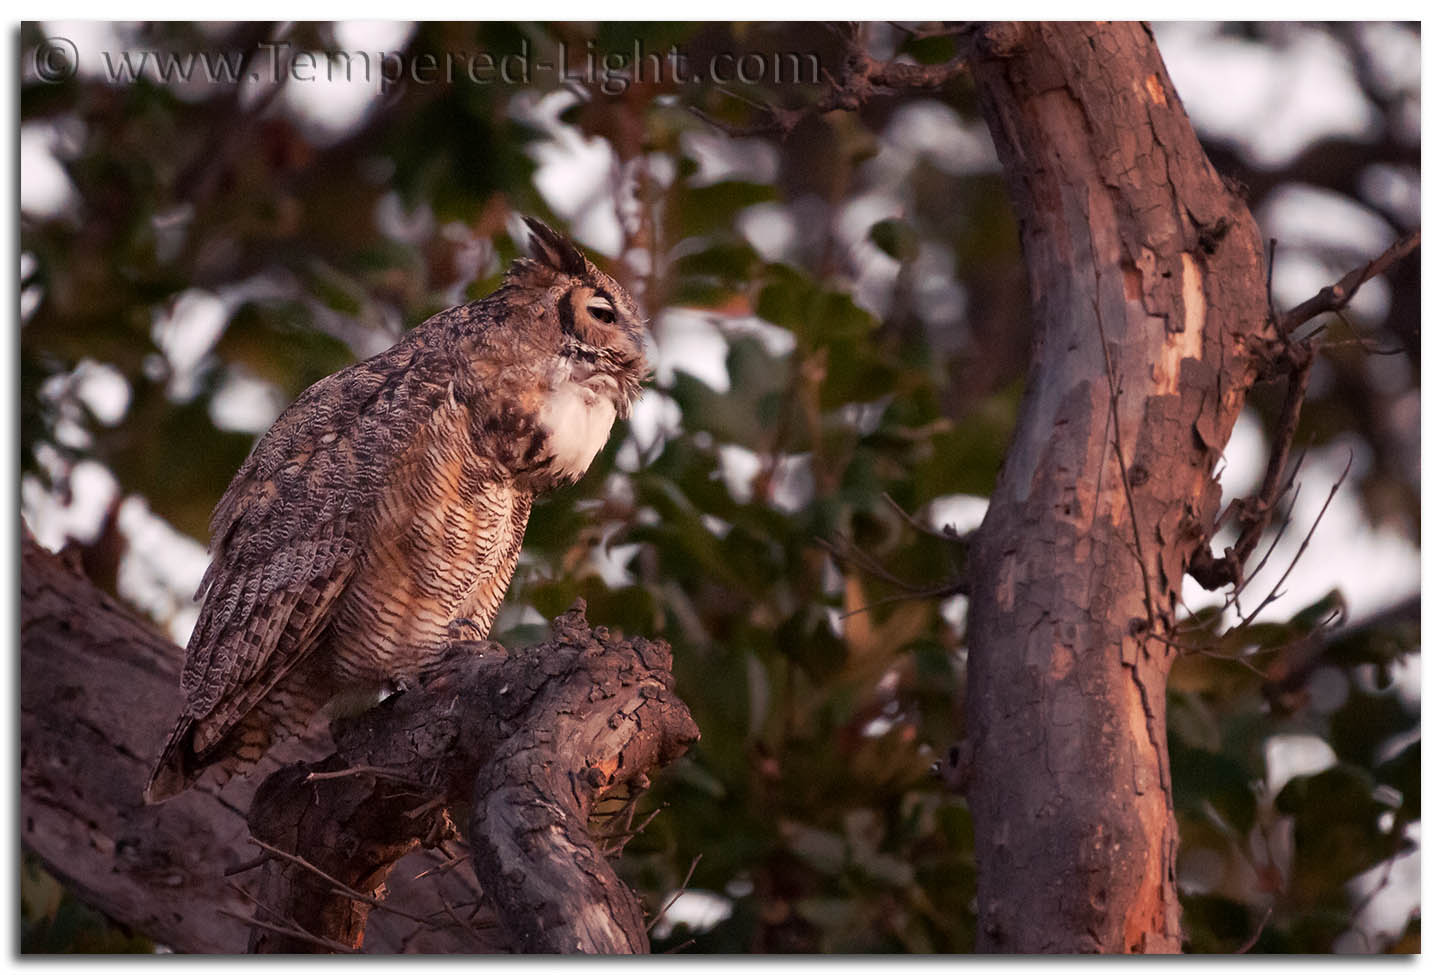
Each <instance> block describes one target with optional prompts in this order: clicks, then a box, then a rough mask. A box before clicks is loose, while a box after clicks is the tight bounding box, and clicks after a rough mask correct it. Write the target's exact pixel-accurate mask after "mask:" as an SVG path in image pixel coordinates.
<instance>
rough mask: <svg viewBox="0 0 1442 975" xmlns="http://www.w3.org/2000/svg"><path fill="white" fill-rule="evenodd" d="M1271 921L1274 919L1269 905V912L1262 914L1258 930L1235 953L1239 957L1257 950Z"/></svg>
mask: <svg viewBox="0 0 1442 975" xmlns="http://www.w3.org/2000/svg"><path fill="white" fill-rule="evenodd" d="M1271 919H1272V905H1270V904H1268V905H1267V910H1266V911H1265V912H1263V914H1262V920H1261V921H1260V922H1259V923H1258V924H1257V930H1255V931H1253V932H1252V936H1251V937H1250V938H1248V939H1247V940H1246V941H1243V942H1242V943H1241V945H1240V946H1239V947H1238V948H1237V950H1236V952H1235V953H1236V954H1238V955H1245V954H1246V953H1247V952H1249V951H1251V950H1252V949H1253V948H1255V947H1256V946H1257V942H1258V941H1259V940H1260V939H1261V937H1262V932H1263V931H1264V930H1266V927H1267V922H1268V921H1270V920H1271Z"/></svg>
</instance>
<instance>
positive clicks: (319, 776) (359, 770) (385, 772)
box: [305, 765, 420, 787]
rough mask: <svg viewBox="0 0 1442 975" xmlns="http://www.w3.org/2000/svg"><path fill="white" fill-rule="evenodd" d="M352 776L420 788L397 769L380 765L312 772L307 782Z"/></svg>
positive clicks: (353, 766) (418, 784)
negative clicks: (375, 778)
mask: <svg viewBox="0 0 1442 975" xmlns="http://www.w3.org/2000/svg"><path fill="white" fill-rule="evenodd" d="M352 775H374V776H376V777H377V778H381V779H389V780H390V781H392V782H400V783H403V784H405V785H410V786H416V787H419V786H420V783H419V782H416V781H415V780H413V779H410V778H408V777H406V776H405V775H402V774H400V773H399V772H397V771H396V770H395V769H388V768H381V767H380V766H378V765H352V766H351V767H350V768H342V769H336V770H335V771H334V772H312V773H310V774H309V775H307V776H306V777H305V781H307V782H322V781H324V780H326V779H344V778H349V777H350V776H352Z"/></svg>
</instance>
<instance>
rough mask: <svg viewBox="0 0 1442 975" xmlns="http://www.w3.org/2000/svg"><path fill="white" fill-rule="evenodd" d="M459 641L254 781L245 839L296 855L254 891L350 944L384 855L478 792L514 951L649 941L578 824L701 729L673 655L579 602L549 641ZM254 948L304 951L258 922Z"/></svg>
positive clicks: (489, 876)
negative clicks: (301, 759) (590, 614)
mask: <svg viewBox="0 0 1442 975" xmlns="http://www.w3.org/2000/svg"><path fill="white" fill-rule="evenodd" d="M467 649H468V650H469V651H471V652H467V653H465V654H463V655H460V656H458V657H456V658H454V659H453V660H452V661H451V662H450V663H449V664H448V665H447V666H446V668H445V669H443V670H442V671H441V672H440V673H439V674H437V675H436V676H435V677H434V678H433V679H431V680H430V681H429V682H428V683H426V684H425V685H424V686H423V687H421V688H418V689H416V690H412V691H408V692H406V693H404V694H401V695H397V696H396V697H394V698H392V699H390V700H388V701H387V702H386V703H385V704H383V705H381V706H380V707H378V708H375V709H373V710H371V711H369V712H367V713H366V714H364V715H362V716H360V717H359V718H355V719H352V720H349V721H346V722H338V723H337V724H336V725H335V727H334V728H333V733H334V734H335V736H336V739H337V741H336V752H335V754H334V755H332V756H330V757H329V758H327V759H326V760H325V761H323V762H318V763H311V764H305V765H302V764H297V765H293V766H289V767H287V768H285V769H282V770H281V771H279V772H277V773H275V774H274V775H272V776H271V777H270V778H269V779H267V780H266V781H265V783H263V784H262V786H261V788H260V790H259V791H258V792H257V793H256V799H255V803H254V804H253V806H252V809H251V814H250V825H251V830H252V832H253V833H254V834H255V836H256V838H257V839H259V840H263V841H264V842H266V843H267V844H270V845H273V846H275V847H277V848H279V849H281V850H284V851H287V852H290V853H294V854H298V855H299V856H300V857H302V858H303V859H301V860H300V861H297V860H296V859H294V858H285V857H281V858H278V859H277V860H276V861H273V862H272V863H269V864H267V865H266V883H265V891H264V894H263V896H262V901H263V902H264V903H265V904H266V905H267V906H268V907H270V908H272V909H274V910H275V911H276V912H277V913H279V914H281V915H283V916H286V917H289V918H293V919H295V920H296V921H297V922H299V923H300V925H301V927H302V928H303V929H304V930H305V931H306V933H307V934H309V935H311V936H313V937H318V938H322V939H325V940H328V941H334V942H339V943H342V944H347V945H359V944H360V941H361V937H362V935H363V933H364V930H365V923H366V918H367V916H368V915H369V913H370V912H371V910H372V909H373V908H374V907H376V906H377V904H376V902H375V896H374V895H375V891H376V890H377V889H378V888H380V887H381V885H382V884H383V882H384V880H385V878H386V876H387V874H388V873H389V872H390V869H391V866H392V865H393V864H394V863H395V861H396V860H398V859H399V858H400V857H401V856H404V855H405V854H406V853H408V852H409V851H410V850H411V849H413V848H414V847H416V846H417V845H432V844H434V843H435V842H436V841H437V840H438V839H442V838H445V837H447V836H449V835H452V834H453V833H454V827H453V826H452V825H451V823H450V820H449V818H448V817H449V813H448V810H450V809H451V808H452V807H455V806H457V805H464V804H466V803H469V802H470V801H471V799H472V796H473V795H474V797H475V812H474V813H473V815H472V817H471V831H470V843H471V847H472V849H473V851H474V859H475V866H476V875H477V876H478V877H479V878H480V882H481V887H482V889H483V890H485V891H486V893H487V895H488V897H489V898H490V900H491V901H492V902H493V904H494V906H495V907H496V908H497V913H498V916H499V919H500V922H501V925H502V927H503V929H504V930H505V931H507V932H509V933H510V935H511V944H512V946H513V947H516V948H519V949H520V950H523V951H542V952H563V951H585V952H603V953H622V952H626V953H635V952H644V951H646V950H647V948H648V945H649V942H648V940H647V938H646V933H645V928H644V926H643V924H642V922H641V914H640V910H639V909H638V907H637V905H636V902H635V898H634V896H633V895H632V894H631V892H630V890H628V889H627V888H626V887H625V886H624V885H623V884H622V883H621V882H620V880H619V879H618V878H617V877H616V875H615V873H614V872H613V871H612V870H611V868H610V866H609V865H608V864H607V863H606V860H605V858H604V857H603V856H602V855H601V854H600V852H599V850H598V849H597V847H596V845H595V843H594V842H593V841H592V840H591V838H590V835H589V833H588V831H587V818H588V816H589V815H590V811H591V807H592V805H593V803H594V801H595V799H596V798H597V797H599V796H600V795H601V794H602V793H604V792H606V791H608V790H610V789H611V788H613V787H615V786H617V785H620V784H623V783H627V782H634V781H644V779H645V776H646V774H647V773H648V772H650V771H653V770H655V769H656V768H657V767H659V766H660V765H664V764H665V763H667V762H669V761H671V760H672V759H674V758H676V757H677V756H679V755H681V754H682V753H683V752H685V750H686V747H687V745H688V744H689V743H690V742H692V741H695V740H696V738H697V737H698V736H699V732H698V731H697V730H696V726H695V724H694V722H693V721H692V720H691V715H690V713H689V712H688V711H687V710H686V706H685V705H684V704H682V703H681V701H680V700H679V699H678V698H677V697H676V696H675V694H674V693H673V682H672V678H671V673H670V668H671V652H670V648H669V647H667V646H666V644H665V643H661V642H654V643H653V642H649V641H646V640H641V639H632V640H628V641H625V642H622V641H619V640H616V639H613V638H611V637H610V636H609V634H608V633H607V632H606V630H605V629H604V628H599V629H597V630H594V631H593V630H592V629H591V628H590V626H589V624H588V623H587V622H586V617H585V604H584V603H583V602H580V601H578V603H577V605H576V607H574V608H572V609H571V611H570V612H568V613H566V614H565V615H564V616H561V617H559V618H558V619H557V620H556V621H555V623H554V624H553V625H552V637H551V639H550V640H548V641H546V642H545V643H542V644H540V645H538V646H534V647H529V648H527V649H525V650H523V651H519V652H517V653H516V654H515V655H513V656H507V655H506V654H505V651H504V650H503V649H502V648H500V647H499V646H497V645H496V644H471V645H469V646H468V647H467ZM346 770H353V774H346ZM252 945H253V947H254V948H255V949H256V950H261V951H267V952H276V951H286V952H291V951H302V950H312V944H310V943H307V942H306V941H305V939H294V938H287V937H285V936H284V935H279V934H277V933H276V932H272V931H259V932H257V934H256V935H255V937H254V938H253V940H252Z"/></svg>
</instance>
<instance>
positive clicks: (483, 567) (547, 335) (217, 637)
mask: <svg viewBox="0 0 1442 975" xmlns="http://www.w3.org/2000/svg"><path fill="white" fill-rule="evenodd" d="M526 223H527V225H528V226H529V227H530V230H531V234H532V238H531V254H532V257H531V258H522V259H519V260H517V261H516V262H515V263H514V264H513V265H512V266H511V268H510V269H509V270H508V271H507V273H506V277H505V281H504V283H503V284H502V285H501V287H500V288H499V289H498V290H497V291H495V292H494V293H493V294H491V295H490V296H488V297H486V298H484V299H482V300H480V301H475V302H472V303H470V304H468V305H462V306H460V307H458V308H452V309H450V310H449V311H444V312H441V313H440V314H438V315H436V316H435V317H433V318H431V319H429V320H428V321H426V322H424V323H423V324H421V325H419V326H417V327H416V328H415V329H413V330H412V331H411V332H410V333H408V334H407V335H406V336H405V338H403V339H401V340H400V341H399V342H397V343H396V344H395V345H394V346H392V347H391V348H390V349H388V350H387V351H385V352H382V353H381V354H379V355H377V356H374V357H372V358H370V359H367V360H365V361H364V362H361V363H358V364H356V365H354V366H351V367H350V368H348V369H343V370H341V371H340V372H338V373H336V374H335V375H333V376H329V377H327V378H325V379H322V380H321V381H320V382H318V383H316V384H315V385H314V386H311V387H310V388H309V389H307V390H306V391H305V392H304V393H302V394H301V395H300V398H299V399H297V400H296V401H295V402H294V403H293V404H291V406H290V407H289V408H288V409H287V410H286V411H285V412H284V413H282V414H281V416H280V418H279V419H278V420H276V421H275V424H274V425H273V426H272V427H271V428H270V430H269V431H268V432H267V433H266V434H265V436H263V437H262V438H261V439H260V441H259V442H258V443H257V444H256V445H255V448H254V449H253V450H252V451H251V454H250V457H249V458H247V459H246V461H245V463H244V464H243V465H242V466H241V468H240V470H239V471H238V472H237V473H236V475H235V479H234V480H233V481H231V483H230V487H229V488H228V489H227V490H226V492H225V495H224V496H223V497H222V498H221V499H220V503H219V504H218V505H217V506H216V509H215V513H214V515H213V516H212V517H211V522H210V548H211V552H212V561H211V564H210V567H209V569H208V570H207V571H206V573H205V577H204V579H203V580H202V581H201V584H200V590H199V592H197V594H196V596H197V598H202V597H203V599H204V602H203V604H202V606H201V610H200V617H199V619H198V621H197V622H196V626H195V631H194V633H193V634H192V635H191V638H190V644H189V646H188V647H187V649H186V657H185V669H184V672H183V674H182V676H181V688H182V690H183V691H184V693H185V699H186V700H185V707H184V710H183V711H182V713H181V716H180V720H179V722H178V723H177V724H176V726H175V730H174V731H173V732H171V735H170V739H169V741H168V742H167V743H166V745H165V751H164V753H163V754H162V755H161V757H160V761H159V764H157V765H156V768H155V771H154V772H153V773H151V776H150V782H149V783H148V784H147V786H146V789H145V798H146V800H147V801H148V802H157V801H159V800H161V799H165V798H168V797H170V796H173V795H175V794H176V793H178V792H180V791H181V790H183V789H185V788H187V787H188V786H190V785H191V784H192V783H193V782H194V781H195V779H196V778H197V777H198V776H199V775H200V774H201V773H202V772H203V771H205V770H206V769H207V768H210V767H216V768H218V769H219V770H220V772H221V774H222V775H223V776H224V777H225V778H229V777H230V776H231V775H233V774H235V773H237V772H241V771H245V770H246V769H248V768H250V767H251V766H252V765H254V764H255V762H256V761H257V760H258V759H259V758H260V756H261V754H262V753H263V752H264V751H265V750H266V749H267V748H268V747H269V746H270V745H271V743H272V742H273V741H275V740H278V739H280V738H282V737H286V736H288V735H294V734H297V733H299V732H300V731H301V730H303V729H304V728H305V725H306V723H307V722H308V720H309V719H310V718H311V717H312V716H313V715H314V714H315V713H316V712H317V711H318V710H319V709H320V708H322V707H323V706H324V705H326V704H327V703H328V702H329V701H330V700H331V699H333V698H335V697H337V695H355V694H357V693H362V694H363V693H376V694H378V693H380V692H381V691H382V690H384V689H385V688H387V687H395V686H397V685H398V684H399V685H402V686H403V685H404V684H405V683H407V682H409V681H410V680H413V679H414V678H415V677H416V675H417V674H419V673H420V672H421V671H422V670H424V669H425V668H426V667H427V666H429V665H431V664H434V663H436V662H438V661H439V660H440V659H441V658H442V657H443V656H445V654H446V653H447V650H448V648H449V646H450V644H451V642H452V639H453V637H454V636H455V635H456V634H457V630H456V625H455V624H457V622H458V621H460V622H461V623H466V622H467V621H468V622H469V623H470V624H474V626H473V627H468V628H469V629H470V630H471V632H470V635H472V636H474V635H476V634H477V633H478V634H479V635H482V636H483V635H485V634H486V633H487V632H488V631H489V630H490V627H491V624H492V622H493V621H494V620H495V617H496V610H497V608H498V607H499V605H500V602H501V597H502V595H504V593H505V591H506V586H507V584H508V583H509V582H510V579H511V573H512V572H513V571H514V570H515V567H516V559H517V557H518V555H519V554H520V549H521V537H522V535H524V534H525V530H526V519H527V518H528V517H529V515H530V511H531V501H532V499H533V498H534V497H535V495H536V494H537V493H538V492H540V491H544V490H546V489H548V488H551V487H554V486H556V485H558V484H562V483H566V482H570V481H574V480H576V479H577V478H579V477H580V476H581V475H582V474H584V473H585V471H586V469H587V468H588V467H589V466H590V464H591V461H592V460H593V459H594V458H595V456H596V453H597V451H599V450H600V449H601V447H602V445H604V444H605V442H606V439H607V438H608V436H609V435H610V432H611V426H612V424H613V422H614V421H615V419H616V417H617V416H621V417H625V416H627V415H628V414H629V413H630V409H631V404H632V403H633V402H634V401H635V398H636V396H637V395H638V393H639V392H640V384H641V380H642V378H643V375H644V372H645V368H646V359H645V352H644V349H643V345H642V342H643V334H644V332H643V329H644V323H643V321H642V319H641V315H640V313H639V311H638V309H637V307H636V302H635V300H634V299H633V298H632V297H631V296H630V295H629V294H627V293H626V291H625V290H624V289H622V288H621V287H620V286H619V285H618V284H617V283H616V282H615V281H613V280H612V279H611V278H609V277H607V276H606V275H605V274H603V273H602V272H601V271H599V270H597V269H596V267H595V266H594V265H593V264H591V262H590V261H588V260H587V259H586V258H585V256H584V255H582V254H581V252H580V251H579V250H578V249H577V248H576V247H575V245H573V244H572V243H571V242H570V241H568V240H566V239H565V238H564V237H562V236H560V235H559V234H557V233H556V232H555V231H553V230H551V229H550V228H549V227H547V226H545V225H544V224H542V223H540V222H539V221H536V220H527V221H526ZM374 699H375V698H372V700H374Z"/></svg>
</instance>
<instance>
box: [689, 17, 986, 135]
mask: <svg viewBox="0 0 1442 975" xmlns="http://www.w3.org/2000/svg"><path fill="white" fill-rule="evenodd" d="M826 26H827V27H828V29H830V30H831V31H832V32H833V33H834V34H836V35H837V36H838V37H840V38H841V39H842V42H843V44H844V46H845V53H844V55H843V57H842V62H841V68H840V71H839V77H833V76H832V75H831V74H830V73H826V72H823V73H824V74H825V75H826V77H825V87H824V89H823V90H822V92H821V95H820V97H818V98H817V99H816V101H814V102H812V103H811V104H809V105H805V106H803V107H801V108H780V107H778V106H775V105H763V104H760V103H757V102H754V101H752V100H751V99H748V98H745V97H743V96H741V95H739V94H737V93H736V92H731V91H728V92H727V94H729V95H731V96H732V97H734V98H737V99H739V100H741V101H745V102H746V103H747V104H749V105H751V106H753V107H755V108H756V109H757V110H758V111H760V112H761V115H762V117H761V119H760V120H759V121H757V122H754V123H752V124H750V125H732V124H730V123H728V122H723V121H721V120H720V119H717V118H713V117H712V116H710V115H708V114H706V113H705V112H704V111H702V110H701V109H700V108H697V107H696V106H694V105H693V106H691V112H692V114H694V115H696V116H697V117H698V118H701V119H703V120H704V121H706V122H708V123H710V124H711V125H714V126H715V127H716V128H718V129H720V130H722V131H723V132H725V133H726V134H728V135H731V136H733V137H744V136H754V135H768V134H779V135H780V136H781V137H782V138H785V137H786V136H788V135H790V134H791V132H792V130H793V129H795V128H796V127H797V126H798V125H800V124H801V123H802V122H804V121H805V120H806V119H808V118H811V117H812V116H817V115H825V114H826V113H827V112H832V111H836V110H837V109H843V110H846V111H856V110H857V109H859V108H860V107H861V106H862V105H864V104H866V103H867V102H868V101H870V100H871V99H872V98H876V97H878V96H888V95H896V94H899V93H901V92H905V91H918V90H922V91H925V90H934V89H936V88H940V87H941V86H942V85H944V84H946V83H947V82H948V81H951V80H952V79H953V78H957V77H959V76H960V75H962V74H964V73H965V72H966V70H967V63H966V59H965V57H963V56H961V55H958V56H957V57H955V58H953V59H951V60H950V61H947V62H945V63H943V64H916V63H914V62H909V61H896V60H886V61H883V60H880V59H878V58H874V57H872V56H871V55H870V54H869V53H868V52H867V50H866V43H865V41H864V39H863V38H862V34H861V25H859V24H847V25H844V26H842V25H837V24H827V25H826ZM965 30H966V28H964V27H959V28H955V29H950V28H949V29H948V30H947V31H946V34H948V35H951V34H961V33H964V32H965ZM928 36H942V35H941V34H936V35H928Z"/></svg>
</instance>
